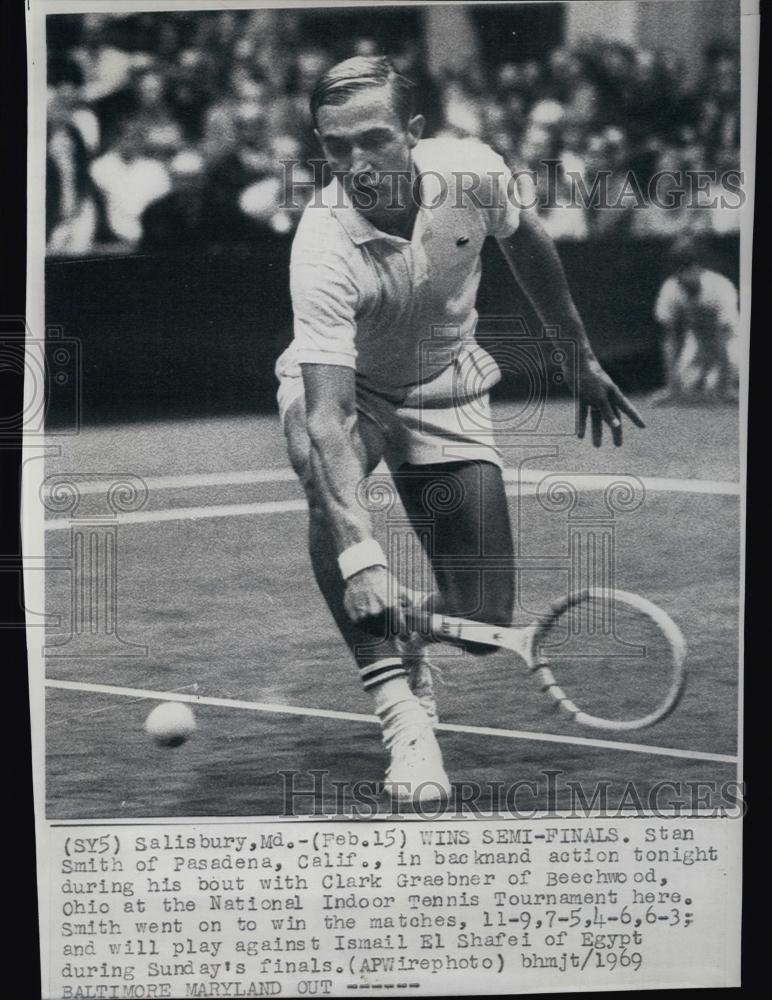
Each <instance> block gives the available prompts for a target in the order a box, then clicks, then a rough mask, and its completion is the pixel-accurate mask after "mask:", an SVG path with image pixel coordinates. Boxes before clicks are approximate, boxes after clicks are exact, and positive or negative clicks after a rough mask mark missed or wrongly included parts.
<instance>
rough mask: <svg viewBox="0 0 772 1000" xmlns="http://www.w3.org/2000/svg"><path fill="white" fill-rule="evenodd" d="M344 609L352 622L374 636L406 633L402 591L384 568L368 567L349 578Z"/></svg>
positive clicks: (396, 581)
mask: <svg viewBox="0 0 772 1000" xmlns="http://www.w3.org/2000/svg"><path fill="white" fill-rule="evenodd" d="M343 606H344V607H345V609H346V613H347V614H348V616H349V618H350V619H351V620H352V621H354V622H357V623H358V624H360V625H361V626H362V627H363V628H365V629H367V631H369V632H373V633H374V634H376V635H379V636H384V635H393V634H395V633H396V634H397V635H400V636H406V635H407V634H408V632H409V629H408V625H407V621H406V619H405V610H406V602H405V598H404V588H403V587H401V586H400V583H399V581H398V580H397V579H396V578H395V577H393V576H392V575H391V573H390V572H389V571H388V570H387V569H386V567H385V566H368V567H367V568H366V569H362V570H360V571H359V572H358V573H355V574H354V576H351V577H349V578H348V580H347V581H346V591H345V593H344V595H343Z"/></svg>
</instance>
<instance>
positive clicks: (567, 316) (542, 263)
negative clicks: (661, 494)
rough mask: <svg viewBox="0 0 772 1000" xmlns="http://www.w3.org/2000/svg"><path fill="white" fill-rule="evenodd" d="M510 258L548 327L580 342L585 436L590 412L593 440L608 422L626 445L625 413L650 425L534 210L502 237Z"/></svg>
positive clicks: (619, 441) (526, 212)
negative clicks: (598, 351)
mask: <svg viewBox="0 0 772 1000" xmlns="http://www.w3.org/2000/svg"><path fill="white" fill-rule="evenodd" d="M498 242H499V246H500V247H501V249H502V251H503V253H504V256H505V257H506V260H507V263H508V264H509V267H510V269H511V271H512V273H513V274H514V276H515V278H516V279H517V281H518V283H519V285H520V286H521V288H522V289H523V291H524V292H525V294H526V295H527V296H528V299H529V300H530V302H531V304H532V305H533V307H534V309H535V311H536V314H537V316H538V317H539V319H540V321H541V323H542V324H543V325H544V326H553V327H559V329H560V331H561V335H562V336H564V337H566V338H567V339H569V340H572V341H573V342H574V343H575V344H576V347H577V360H578V370H577V373H576V377H577V390H578V395H579V427H578V431H577V433H578V435H579V437H580V438H581V437H584V433H585V429H586V427H587V416H588V414H589V415H590V420H591V426H592V443H593V444H594V445H595V447H596V448H597V447H600V445H601V442H602V437H603V424H604V423H606V424H608V426H609V427H610V429H611V436H612V439H613V441H614V444H615V445H621V444H622V420H621V416H622V414H625V415H626V416H628V417H629V418H630V419H631V420H632V421H633V423H634V424H636V425H637V426H638V427H644V426H645V424H644V422H643V419H642V418H641V416H640V414H639V413H638V411H637V410H636V409H635V407H634V406H633V404H632V403H631V402H630V401H629V399H627V397H626V396H625V395H624V393H622V392H621V390H620V389H619V388H618V387H617V386H616V385H615V384H614V382H613V381H612V380H611V379H610V378H609V376H608V375H607V374H606V373H605V371H604V370H603V368H601V366H600V363H599V362H598V359H597V358H596V357H595V353H594V352H593V349H592V346H591V344H590V341H589V338H588V337H587V333H586V331H585V329H584V324H583V323H582V318H581V316H580V315H579V311H578V309H577V308H576V305H575V303H574V300H573V298H572V296H571V291H570V289H569V287H568V281H567V279H566V275H565V271H564V270H563V265H562V264H561V262H560V257H559V256H558V252H557V249H556V247H555V244H554V242H553V241H552V238H551V237H550V236H549V235H548V234H547V232H546V231H545V229H544V227H543V226H542V224H541V222H539V219H538V218H537V215H536V212H535V211H534V210H532V209H531V210H522V209H521V211H520V220H519V225H518V227H517V229H516V230H515V232H514V233H512V235H511V236H505V237H500V238H499V239H498Z"/></svg>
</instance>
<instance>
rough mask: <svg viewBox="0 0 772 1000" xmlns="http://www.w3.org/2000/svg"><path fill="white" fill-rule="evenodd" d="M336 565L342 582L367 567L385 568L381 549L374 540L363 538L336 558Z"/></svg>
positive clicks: (384, 557)
mask: <svg viewBox="0 0 772 1000" xmlns="http://www.w3.org/2000/svg"><path fill="white" fill-rule="evenodd" d="M338 565H339V566H340V572H341V575H342V577H343V579H344V580H348V578H349V577H350V576H353V575H354V574H355V573H358V572H359V571H360V570H362V569H367V568H368V566H386V565H387V563H386V556H385V555H384V552H383V549H382V548H381V547H380V545H379V544H378V542H376V540H375V539H374V538H365V539H364V541H362V542H357V543H356V545H350V546H349V547H348V548H347V549H345V550H344V551H343V552H341V554H340V555H339V556H338Z"/></svg>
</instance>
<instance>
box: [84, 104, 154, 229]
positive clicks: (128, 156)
mask: <svg viewBox="0 0 772 1000" xmlns="http://www.w3.org/2000/svg"><path fill="white" fill-rule="evenodd" d="M149 138H151V137H148V136H146V135H145V133H144V130H143V129H142V127H141V126H140V125H139V124H138V123H131V122H128V123H126V124H125V125H124V127H123V129H122V130H121V133H120V137H119V139H118V142H117V143H116V145H115V146H114V147H113V149H111V150H110V151H109V152H107V153H105V154H104V155H103V156H100V157H99V158H98V159H97V160H94V162H93V163H92V164H91V176H92V178H93V180H94V183H95V184H96V185H97V187H98V188H99V189H100V190H101V191H102V193H103V195H104V198H105V204H106V210H107V222H108V225H109V226H110V229H111V230H112V232H113V234H114V235H115V237H116V239H118V240H120V241H121V242H122V243H124V244H127V245H128V246H129V247H134V246H136V245H137V243H139V240H140V239H141V237H142V223H141V218H142V213H143V212H144V211H145V209H146V208H147V207H148V205H150V204H152V203H153V202H154V201H157V200H158V199H159V198H163V196H164V195H165V194H167V193H168V192H169V191H170V190H171V179H170V177H169V170H168V167H167V165H166V162H165V160H164V159H163V158H162V157H161V156H150V155H148V152H147V151H148V141H147V140H148V139H149Z"/></svg>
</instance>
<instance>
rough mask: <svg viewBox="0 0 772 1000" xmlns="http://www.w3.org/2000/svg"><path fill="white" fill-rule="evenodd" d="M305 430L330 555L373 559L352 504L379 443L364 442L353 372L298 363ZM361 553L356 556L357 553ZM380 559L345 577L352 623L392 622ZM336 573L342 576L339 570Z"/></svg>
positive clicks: (393, 608) (393, 598)
mask: <svg viewBox="0 0 772 1000" xmlns="http://www.w3.org/2000/svg"><path fill="white" fill-rule="evenodd" d="M301 369H302V372H303V383H304V387H305V397H306V429H307V431H308V438H309V442H310V456H309V461H310V475H311V479H312V489H313V494H314V498H315V501H316V503H317V504H318V505H319V507H320V508H321V512H322V515H323V516H324V519H325V522H326V525H327V528H328V531H329V534H330V541H331V542H332V544H333V546H334V548H335V552H336V553H337V555H338V556H339V557H340V556H341V555H342V556H343V565H345V560H346V555H345V554H346V553H349V554H351V557H352V558H353V559H354V560H355V561H354V565H356V564H357V561H362V560H364V561H365V562H367V561H368V548H369V549H371V550H373V551H374V552H375V556H370V557H369V558H375V559H378V558H379V557H378V552H379V551H380V548H379V546H377V545H375V544H374V542H373V535H372V525H371V523H370V516H369V514H368V513H367V511H366V510H364V509H363V507H362V505H361V504H360V503H359V502H358V500H357V496H358V492H359V484H360V482H361V480H362V477H363V476H364V475H366V473H367V472H368V471H369V470H370V469H371V468H372V466H373V465H374V464H375V463H376V462H377V460H378V458H379V457H380V442H379V441H375V440H370V441H365V440H364V439H363V436H362V434H361V433H360V427H359V421H358V417H357V410H356V374H355V371H354V369H353V368H350V367H344V366H341V365H325V364H303V365H301ZM360 553H361V555H360ZM385 562H386V560H385V559H381V561H379V562H376V563H375V564H374V565H369V566H363V567H362V568H361V569H359V570H357V571H356V572H354V573H353V574H352V575H350V576H348V577H347V578H346V579H345V593H344V606H345V608H346V612H347V613H348V615H349V617H350V618H351V619H352V620H353V621H355V622H361V623H363V624H367V623H368V621H370V622H372V623H373V624H375V623H378V625H379V626H380V624H381V623H382V622H383V620H384V616H389V617H390V620H391V621H392V622H395V623H398V628H400V630H401V623H402V608H401V605H400V599H399V587H398V585H397V583H396V581H395V580H394V578H393V577H392V576H391V574H390V573H389V571H388V569H387V568H386V565H385ZM341 572H344V569H343V566H341Z"/></svg>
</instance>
